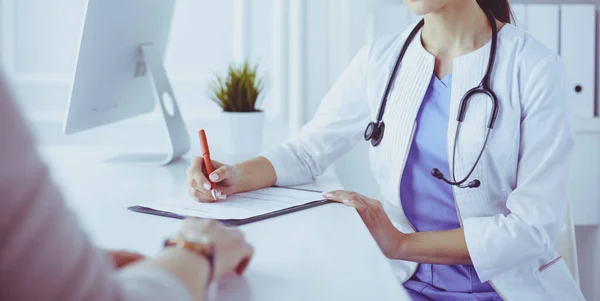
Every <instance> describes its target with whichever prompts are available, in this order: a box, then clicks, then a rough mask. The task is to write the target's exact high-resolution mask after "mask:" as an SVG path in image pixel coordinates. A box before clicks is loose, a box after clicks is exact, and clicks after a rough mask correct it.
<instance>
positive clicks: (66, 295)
mask: <svg viewBox="0 0 600 301" xmlns="http://www.w3.org/2000/svg"><path fill="white" fill-rule="evenodd" d="M0 275H1V276H0V300H188V299H189V294H188V293H187V291H186V290H185V287H184V286H183V285H182V284H181V283H180V282H179V281H178V280H177V279H176V278H175V277H173V276H172V275H170V274H168V273H166V272H162V271H160V270H155V269H149V268H146V269H141V268H140V269H138V271H131V270H130V271H124V272H120V273H117V272H116V271H115V270H114V269H113V268H112V264H111V262H110V261H109V259H108V257H107V256H106V255H105V254H104V252H103V251H100V250H98V249H96V248H94V247H93V246H91V245H90V242H89V241H88V239H87V238H86V236H85V234H84V233H83V232H82V230H81V228H80V227H79V225H78V223H77V221H76V219H75V218H74V217H73V216H72V215H71V214H70V213H69V212H67V211H66V209H65V206H64V204H63V201H62V198H61V195H60V194H59V193H58V191H57V189H56V187H55V186H54V185H53V183H52V182H51V181H50V179H49V176H48V171H47V169H46V167H45V165H44V164H43V163H42V162H41V161H40V159H39V157H38V155H37V153H36V152H35V148H34V144H33V141H32V139H31V136H30V134H29V132H28V130H27V128H26V127H25V125H24V122H23V120H22V119H21V116H20V114H19V112H18V110H17V109H16V107H15V105H14V104H13V103H12V99H11V96H10V94H9V91H8V90H7V88H6V86H5V84H4V81H3V79H2V78H0Z"/></svg>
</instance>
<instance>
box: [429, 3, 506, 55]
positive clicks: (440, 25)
mask: <svg viewBox="0 0 600 301" xmlns="http://www.w3.org/2000/svg"><path fill="white" fill-rule="evenodd" d="M484 1H498V0H484ZM496 25H497V27H498V30H500V28H501V27H502V25H503V23H502V22H499V21H497V22H496ZM491 37H492V29H491V26H490V23H489V21H488V19H487V17H486V15H485V13H484V12H483V10H482V9H481V8H480V7H479V4H477V1H476V0H467V1H459V0H451V1H448V3H447V4H446V5H444V6H443V7H442V8H440V9H438V10H437V11H434V12H431V13H428V14H426V15H425V25H424V26H423V31H422V36H421V39H422V43H423V47H425V49H427V51H428V52H429V53H431V54H432V55H434V56H436V57H438V58H446V59H452V58H454V57H457V56H461V55H464V54H467V53H470V52H473V51H475V50H477V49H479V48H481V47H482V46H484V45H485V44H486V43H487V42H488V41H489V40H490V39H491Z"/></svg>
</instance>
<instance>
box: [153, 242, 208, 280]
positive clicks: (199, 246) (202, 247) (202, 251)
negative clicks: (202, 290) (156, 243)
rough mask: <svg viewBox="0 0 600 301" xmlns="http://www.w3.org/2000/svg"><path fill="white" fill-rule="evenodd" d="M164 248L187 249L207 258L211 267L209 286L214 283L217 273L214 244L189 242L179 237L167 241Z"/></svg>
mask: <svg viewBox="0 0 600 301" xmlns="http://www.w3.org/2000/svg"><path fill="white" fill-rule="evenodd" d="M164 247H165V248H167V247H174V248H180V249H185V250H188V251H191V252H193V253H196V254H198V255H200V256H203V257H204V258H206V260H207V261H208V266H209V272H208V282H207V285H208V284H210V283H211V282H212V280H213V277H214V273H215V247H214V245H213V244H212V243H210V242H209V241H206V242H203V243H200V242H195V241H189V240H185V239H184V238H183V237H181V236H179V235H178V236H175V237H173V238H169V239H166V240H165V242H164Z"/></svg>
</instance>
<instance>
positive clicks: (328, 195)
mask: <svg viewBox="0 0 600 301" xmlns="http://www.w3.org/2000/svg"><path fill="white" fill-rule="evenodd" d="M323 196H324V197H326V198H328V199H330V198H332V197H333V194H331V193H329V192H326V193H323Z"/></svg>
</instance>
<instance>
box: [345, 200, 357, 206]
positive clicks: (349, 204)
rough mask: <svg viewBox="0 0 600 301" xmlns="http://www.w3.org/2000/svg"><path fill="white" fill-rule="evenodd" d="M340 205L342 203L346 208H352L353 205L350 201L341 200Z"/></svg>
mask: <svg viewBox="0 0 600 301" xmlns="http://www.w3.org/2000/svg"><path fill="white" fill-rule="evenodd" d="M342 203H344V205H346V206H349V207H354V206H353V205H354V203H353V202H352V201H351V200H343V201H342Z"/></svg>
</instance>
